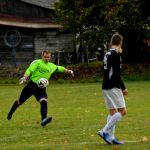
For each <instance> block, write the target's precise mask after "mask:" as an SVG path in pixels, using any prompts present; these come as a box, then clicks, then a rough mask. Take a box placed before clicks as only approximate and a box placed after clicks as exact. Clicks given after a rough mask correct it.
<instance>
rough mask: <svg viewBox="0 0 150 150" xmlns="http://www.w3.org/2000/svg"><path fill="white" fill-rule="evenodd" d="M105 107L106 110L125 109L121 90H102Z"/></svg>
mask: <svg viewBox="0 0 150 150" xmlns="http://www.w3.org/2000/svg"><path fill="white" fill-rule="evenodd" d="M102 93H103V96H104V100H105V104H106V107H107V108H108V109H117V108H125V107H126V104H125V100H124V96H123V93H122V91H121V89H118V88H112V89H107V90H106V89H105V90H104V89H103V90H102Z"/></svg>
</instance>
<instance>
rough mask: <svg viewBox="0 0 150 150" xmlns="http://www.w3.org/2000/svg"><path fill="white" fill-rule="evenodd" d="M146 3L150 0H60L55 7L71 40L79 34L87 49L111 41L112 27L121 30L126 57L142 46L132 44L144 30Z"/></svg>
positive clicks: (93, 48)
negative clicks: (71, 37) (69, 33)
mask: <svg viewBox="0 0 150 150" xmlns="http://www.w3.org/2000/svg"><path fill="white" fill-rule="evenodd" d="M148 3H149V0H145V1H141V0H92V1H91V0H60V1H59V2H58V3H56V5H55V8H56V15H57V17H58V20H59V22H61V24H62V25H63V26H64V30H67V31H70V32H71V33H72V34H73V35H74V40H75V39H76V38H75V37H76V35H78V40H79V41H83V40H84V41H86V42H87V43H88V46H89V50H90V51H92V50H95V49H96V48H97V47H99V46H102V45H103V44H104V43H105V42H106V41H110V36H111V35H112V33H113V32H112V31H118V32H120V33H121V34H123V36H124V39H125V42H126V43H125V45H127V46H126V49H127V53H125V57H127V55H128V54H129V55H131V56H133V55H134V53H135V49H136V51H137V48H138V47H140V46H141V45H137V46H136V48H133V46H132V45H134V47H135V43H137V41H139V40H140V38H141V37H142V35H144V34H145V30H146V28H147V27H146V23H145V22H146V20H147V13H148V12H149V10H148V6H147V5H148ZM145 6H147V10H145V9H144V8H145ZM129 37H132V39H130V40H128V38H129ZM133 39H134V40H133ZM131 41H132V42H133V43H131ZM139 51H140V50H139Z"/></svg>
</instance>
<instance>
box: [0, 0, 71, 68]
mask: <svg viewBox="0 0 150 150" xmlns="http://www.w3.org/2000/svg"><path fill="white" fill-rule="evenodd" d="M55 1H57V0H38V1H37V0H11V1H10V0H1V1H0V62H1V64H2V65H5V66H12V65H13V66H20V65H21V66H22V65H28V64H29V63H30V62H31V61H32V60H33V59H36V58H38V57H39V56H40V55H41V52H42V51H43V50H51V51H52V52H55V51H56V50H60V49H62V48H64V49H65V50H66V51H73V41H72V40H73V39H72V35H71V34H65V33H63V34H62V33H60V29H61V25H59V24H56V23H55V11H54V2H55Z"/></svg>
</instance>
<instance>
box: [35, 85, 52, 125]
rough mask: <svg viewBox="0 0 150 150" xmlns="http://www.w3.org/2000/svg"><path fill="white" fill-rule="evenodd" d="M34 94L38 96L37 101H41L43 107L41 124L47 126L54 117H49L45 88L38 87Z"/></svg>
mask: <svg viewBox="0 0 150 150" xmlns="http://www.w3.org/2000/svg"><path fill="white" fill-rule="evenodd" d="M34 96H35V97H36V99H37V101H39V102H40V105H41V109H40V113H41V125H42V126H45V125H46V124H48V123H50V122H51V121H52V117H47V110H48V108H47V94H46V91H45V88H38V87H37V89H36V91H35V93H34Z"/></svg>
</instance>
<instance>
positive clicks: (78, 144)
mask: <svg viewBox="0 0 150 150" xmlns="http://www.w3.org/2000/svg"><path fill="white" fill-rule="evenodd" d="M140 142H141V141H140V140H131V141H125V143H140ZM84 145H85V146H86V145H107V144H106V143H105V142H76V143H65V142H64V143H47V144H45V143H36V145H32V144H25V145H22V146H23V147H28V148H38V147H39V148H40V147H44V148H46V147H49V148H50V147H57V148H58V147H60V148H63V147H69V148H71V147H72V148H75V147H77V146H84ZM108 146H109V145H108ZM110 146H112V145H110ZM13 148H20V146H15V147H13ZM9 149H10V150H11V149H12V146H11V145H10V146H9V145H5V146H3V147H1V150H9Z"/></svg>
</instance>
